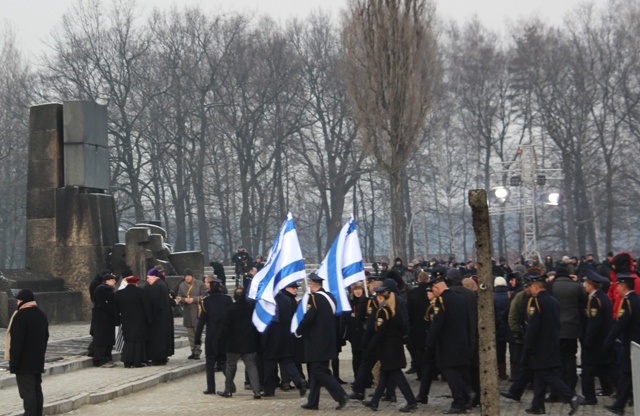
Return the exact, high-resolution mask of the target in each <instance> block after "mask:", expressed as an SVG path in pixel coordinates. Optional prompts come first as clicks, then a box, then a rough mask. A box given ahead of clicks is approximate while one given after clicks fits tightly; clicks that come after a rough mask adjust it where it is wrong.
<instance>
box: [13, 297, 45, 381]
mask: <svg viewBox="0 0 640 416" xmlns="http://www.w3.org/2000/svg"><path fill="white" fill-rule="evenodd" d="M10 333H11V348H10V350H9V351H10V352H11V357H10V358H9V371H10V372H11V373H13V374H42V373H43V372H44V355H45V352H46V351H47V341H48V340H49V321H48V320H47V317H46V315H45V314H44V312H42V310H40V309H39V308H38V307H37V306H33V307H26V308H25V307H22V308H20V309H18V313H16V315H15V316H14V317H13V321H12V322H11V330H10Z"/></svg>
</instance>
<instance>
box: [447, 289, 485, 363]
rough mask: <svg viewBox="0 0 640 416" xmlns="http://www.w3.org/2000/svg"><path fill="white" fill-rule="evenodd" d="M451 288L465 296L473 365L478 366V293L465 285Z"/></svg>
mask: <svg viewBox="0 0 640 416" xmlns="http://www.w3.org/2000/svg"><path fill="white" fill-rule="evenodd" d="M450 289H451V290H453V291H454V292H456V293H459V294H461V295H462V296H464V299H465V300H466V302H467V313H468V314H469V326H468V329H469V343H470V347H471V365H472V366H474V367H477V366H478V365H479V363H478V362H477V361H478V294H477V293H476V292H474V291H473V290H471V289H467V288H466V287H464V286H451V287H450Z"/></svg>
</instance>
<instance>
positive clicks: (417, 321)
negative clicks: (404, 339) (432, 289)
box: [407, 283, 430, 354]
mask: <svg viewBox="0 0 640 416" xmlns="http://www.w3.org/2000/svg"><path fill="white" fill-rule="evenodd" d="M427 286H428V284H427V283H420V284H418V286H417V287H415V288H413V289H411V290H410V291H409V294H408V296H407V309H408V311H409V324H410V328H409V344H408V346H409V347H410V348H412V349H413V351H414V352H413V353H412V354H415V353H418V354H419V352H421V351H424V349H425V346H426V335H427V321H425V320H424V316H425V314H426V313H427V308H428V307H429V303H430V302H429V297H428V296H427Z"/></svg>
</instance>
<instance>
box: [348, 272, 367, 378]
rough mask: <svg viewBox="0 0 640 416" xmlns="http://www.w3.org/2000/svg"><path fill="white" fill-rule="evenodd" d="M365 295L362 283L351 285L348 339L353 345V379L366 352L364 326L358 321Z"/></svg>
mask: <svg viewBox="0 0 640 416" xmlns="http://www.w3.org/2000/svg"><path fill="white" fill-rule="evenodd" d="M363 294H364V285H363V284H362V283H361V282H358V283H354V284H352V285H351V295H350V296H349V304H350V305H351V314H350V315H349V316H348V319H347V339H348V340H349V343H351V354H352V359H351V365H352V368H353V377H354V378H355V377H356V373H357V372H358V368H360V363H361V362H362V351H363V350H364V343H363V337H364V325H363V323H362V322H361V321H359V320H358V308H360V300H361V299H362V296H363Z"/></svg>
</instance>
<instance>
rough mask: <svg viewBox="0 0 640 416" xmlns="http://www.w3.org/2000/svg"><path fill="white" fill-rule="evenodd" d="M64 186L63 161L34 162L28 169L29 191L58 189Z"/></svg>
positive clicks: (31, 162)
mask: <svg viewBox="0 0 640 416" xmlns="http://www.w3.org/2000/svg"><path fill="white" fill-rule="evenodd" d="M63 184H64V178H63V165H62V159H51V160H32V161H30V162H29V166H28V168H27V190H29V191H30V190H32V189H47V188H58V187H60V186H62V185H63Z"/></svg>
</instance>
